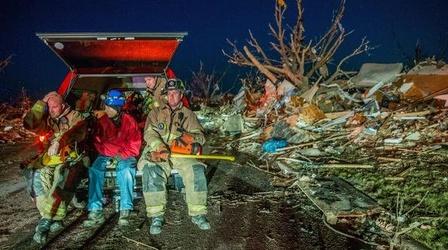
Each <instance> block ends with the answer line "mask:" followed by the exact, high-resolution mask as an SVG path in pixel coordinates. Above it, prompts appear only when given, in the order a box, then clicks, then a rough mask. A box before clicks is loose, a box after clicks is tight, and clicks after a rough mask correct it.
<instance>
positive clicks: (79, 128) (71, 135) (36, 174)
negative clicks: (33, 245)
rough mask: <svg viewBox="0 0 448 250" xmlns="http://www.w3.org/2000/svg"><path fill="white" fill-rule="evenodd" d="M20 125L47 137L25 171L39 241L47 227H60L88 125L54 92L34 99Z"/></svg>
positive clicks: (42, 240) (78, 172) (77, 178)
mask: <svg viewBox="0 0 448 250" xmlns="http://www.w3.org/2000/svg"><path fill="white" fill-rule="evenodd" d="M23 125H24V127H25V128H26V129H28V130H31V131H34V132H36V133H38V134H40V135H45V136H42V137H43V138H45V137H47V138H48V141H49V143H48V144H46V145H45V146H44V147H43V149H44V150H43V152H42V153H41V154H39V155H38V156H37V157H36V158H35V159H33V160H32V161H30V162H29V163H28V164H27V166H26V168H25V171H24V174H25V179H26V181H27V188H28V191H30V193H31V195H32V197H33V199H34V201H35V203H36V206H37V209H38V210H39V213H40V215H41V219H40V220H39V222H38V224H37V226H36V230H35V234H34V236H33V239H34V240H35V241H36V242H38V243H41V244H42V243H45V241H46V239H47V235H48V233H49V232H50V231H52V232H53V231H56V230H58V229H61V228H62V220H63V219H64V217H65V215H66V212H67V205H68V204H69V202H70V201H71V199H72V197H73V195H74V193H75V191H76V188H77V186H78V184H79V181H80V177H81V173H82V170H83V168H84V167H83V164H82V163H83V161H82V158H83V150H82V148H83V142H84V139H85V138H86V134H87V128H86V123H85V121H84V120H83V118H82V116H81V114H80V113H79V112H77V111H75V110H72V109H71V108H70V106H69V105H68V104H66V103H65V102H64V99H63V98H62V96H61V95H59V94H58V93H56V92H50V93H48V94H47V95H46V96H45V97H44V98H43V99H42V100H39V101H37V102H36V103H35V104H34V105H33V107H32V108H31V110H30V112H28V113H27V114H26V115H25V117H24V120H23Z"/></svg>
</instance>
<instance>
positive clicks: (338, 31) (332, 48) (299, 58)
mask: <svg viewBox="0 0 448 250" xmlns="http://www.w3.org/2000/svg"><path fill="white" fill-rule="evenodd" d="M302 2H303V1H302V0H296V5H297V16H296V21H295V24H294V26H292V27H290V26H289V25H287V24H284V22H283V21H284V14H285V11H286V9H287V5H286V3H285V1H284V0H277V1H276V3H275V11H274V14H275V25H271V24H270V25H269V29H270V32H271V34H272V36H273V38H274V40H273V41H271V42H270V45H271V47H272V49H273V50H274V51H275V54H276V56H271V55H269V54H267V53H266V52H265V51H266V50H265V49H264V48H263V47H262V45H260V43H259V42H258V40H257V38H256V37H255V36H254V35H253V34H252V32H250V31H249V36H250V39H249V40H248V42H247V43H248V45H245V46H243V48H242V51H241V50H240V49H239V48H238V47H237V46H236V44H235V43H234V42H231V41H230V40H228V42H229V44H230V45H231V46H232V47H233V51H232V52H231V53H226V52H224V51H223V53H224V54H225V55H226V56H227V57H228V58H229V62H230V63H232V64H237V65H240V66H249V67H255V68H257V69H258V70H259V71H260V72H261V73H262V74H264V75H265V76H266V77H267V78H268V79H269V80H271V81H272V82H273V83H275V82H277V81H278V80H279V79H287V80H288V81H290V82H291V83H293V84H294V85H295V86H297V87H298V88H299V89H301V90H302V91H305V90H307V89H308V88H309V87H310V85H312V83H314V84H316V83H319V82H321V81H323V82H324V83H329V82H331V81H333V80H334V79H337V78H338V77H340V76H342V75H344V72H343V71H342V69H341V66H342V65H343V64H344V62H346V61H347V60H348V59H349V58H351V57H353V56H356V55H359V54H362V53H364V52H366V51H368V50H370V49H371V47H369V41H367V40H366V39H365V38H364V39H362V41H361V42H360V44H359V46H358V47H357V48H356V49H354V50H353V52H352V53H351V54H349V55H347V56H345V57H343V58H342V59H341V61H339V63H338V64H337V65H336V68H335V70H334V72H332V73H331V74H330V72H329V69H328V66H327V65H328V63H329V62H330V60H331V59H332V58H333V56H334V55H335V53H336V51H337V50H338V48H339V47H340V46H341V44H342V42H343V41H344V39H345V38H346V37H347V36H348V35H349V34H350V33H351V32H346V30H345V29H344V28H343V26H342V24H341V20H342V17H343V15H344V10H345V0H341V1H340V3H339V7H338V9H337V10H336V12H335V16H334V18H333V21H332V23H331V25H330V27H329V28H328V30H327V32H326V33H325V34H324V35H323V36H322V37H321V38H320V39H319V40H317V41H313V40H306V39H305V34H304V32H305V26H304V21H303V13H304V9H303V3H302Z"/></svg>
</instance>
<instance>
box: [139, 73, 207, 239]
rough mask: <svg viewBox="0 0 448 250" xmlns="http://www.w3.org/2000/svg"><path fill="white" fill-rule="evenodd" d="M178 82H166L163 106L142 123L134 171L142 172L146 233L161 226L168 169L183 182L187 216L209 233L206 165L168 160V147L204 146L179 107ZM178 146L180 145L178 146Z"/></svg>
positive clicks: (196, 127) (200, 133)
mask: <svg viewBox="0 0 448 250" xmlns="http://www.w3.org/2000/svg"><path fill="white" fill-rule="evenodd" d="M184 90H185V88H184V85H183V83H182V81H180V80H177V79H169V80H168V81H167V83H166V91H167V93H166V94H167V104H166V105H165V106H161V107H159V108H155V109H153V110H152V111H151V112H150V113H149V115H148V118H147V120H146V125H145V130H144V139H145V141H146V147H145V149H144V150H143V153H142V157H141V158H140V160H139V163H138V168H139V170H141V171H142V172H143V179H142V182H143V196H144V199H145V203H146V212H147V216H148V217H150V218H151V225H150V228H149V231H150V233H151V234H159V233H160V232H161V230H162V225H163V223H164V213H165V206H166V199H167V197H166V195H167V191H166V183H167V178H168V176H169V175H170V172H171V170H172V169H176V170H177V171H178V172H179V174H180V175H181V176H182V178H183V182H184V185H185V193H186V203H187V206H188V214H189V215H190V216H191V220H192V222H193V223H194V224H196V225H197V226H198V227H199V228H200V229H202V230H208V229H210V223H209V222H208V221H207V219H206V217H205V215H206V213H207V180H206V178H205V173H204V172H205V168H206V165H205V164H203V163H201V162H199V161H197V160H195V159H179V158H170V153H171V151H170V146H172V145H174V144H176V145H183V146H185V148H191V145H193V144H200V145H202V144H204V142H205V138H204V134H203V128H202V127H201V125H200V124H199V121H198V119H197V117H196V115H195V114H194V113H193V112H192V111H191V110H190V109H188V108H186V107H185V106H184V105H183V104H182V97H183V91H184ZM179 143H180V144H179Z"/></svg>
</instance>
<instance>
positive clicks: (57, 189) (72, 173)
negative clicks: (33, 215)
mask: <svg viewBox="0 0 448 250" xmlns="http://www.w3.org/2000/svg"><path fill="white" fill-rule="evenodd" d="M38 161H40V158H38V159H36V160H35V162H34V163H36V165H39V164H38ZM40 166H42V165H40ZM83 168H84V166H83V165H82V163H81V162H78V163H76V164H75V165H73V166H68V165H67V164H59V165H56V166H45V167H41V168H38V169H36V168H34V167H33V162H32V163H31V165H30V166H29V168H28V169H26V172H25V179H26V181H27V187H28V191H30V194H31V196H32V197H33V198H34V199H35V202H36V207H37V209H38V210H39V213H40V215H41V216H42V218H46V219H51V220H62V219H64V218H65V215H66V213H67V206H68V204H69V203H70V201H71V200H72V198H73V195H74V194H75V191H76V188H77V187H78V184H79V182H80V180H81V172H82V171H83Z"/></svg>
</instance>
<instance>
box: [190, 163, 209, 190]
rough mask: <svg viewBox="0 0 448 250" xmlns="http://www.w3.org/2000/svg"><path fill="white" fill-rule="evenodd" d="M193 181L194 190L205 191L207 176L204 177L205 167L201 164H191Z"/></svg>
mask: <svg viewBox="0 0 448 250" xmlns="http://www.w3.org/2000/svg"><path fill="white" fill-rule="evenodd" d="M193 181H194V191H195V192H206V191H207V178H206V177H205V168H204V166H202V165H199V164H198V165H193Z"/></svg>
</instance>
